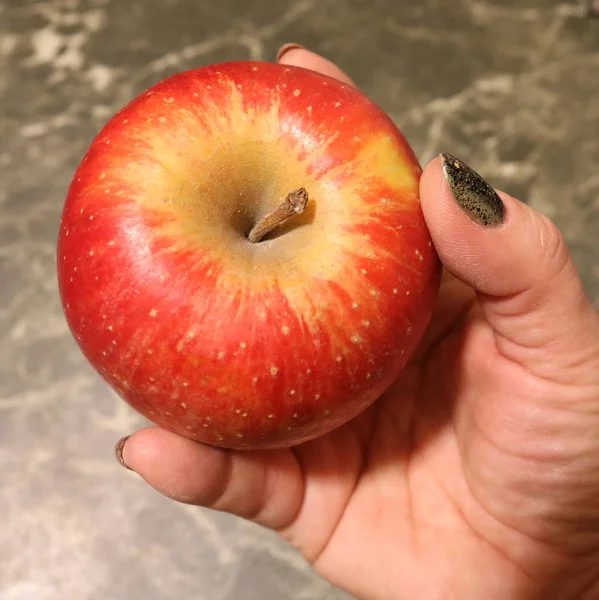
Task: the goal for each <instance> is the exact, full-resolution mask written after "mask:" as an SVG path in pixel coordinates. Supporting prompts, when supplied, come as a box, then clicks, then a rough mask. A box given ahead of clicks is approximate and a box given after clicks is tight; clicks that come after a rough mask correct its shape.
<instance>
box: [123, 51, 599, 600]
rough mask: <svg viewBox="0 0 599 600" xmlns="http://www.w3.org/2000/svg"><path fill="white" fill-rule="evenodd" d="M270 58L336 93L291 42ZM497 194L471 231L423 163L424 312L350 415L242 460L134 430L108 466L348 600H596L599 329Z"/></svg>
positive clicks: (565, 269)
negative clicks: (236, 519) (433, 294)
mask: <svg viewBox="0 0 599 600" xmlns="http://www.w3.org/2000/svg"><path fill="white" fill-rule="evenodd" d="M279 60H280V62H283V63H285V64H294V65H298V66H303V67H306V68H310V69H312V70H315V71H320V72H321V73H325V74H327V75H330V76H332V77H336V78H337V79H340V80H342V81H345V82H347V83H351V81H350V80H349V79H348V77H347V76H346V75H345V74H343V73H342V72H341V71H340V70H339V69H338V68H337V67H336V66H334V65H333V64H332V63H330V62H329V61H327V60H325V59H324V58H322V57H320V56H317V55H315V54H313V53H311V52H309V51H307V50H305V49H303V48H300V47H297V46H293V45H290V46H287V47H284V48H283V49H282V52H280V57H279ZM456 164H457V163H456ZM489 189H490V188H489ZM499 196H500V197H501V200H502V201H503V206H504V210H505V214H504V218H503V221H502V223H501V224H500V225H499V226H493V227H485V226H483V225H481V224H480V223H477V222H475V221H474V220H472V218H470V217H469V216H468V215H467V213H466V211H465V210H463V207H460V206H459V205H458V203H457V202H456V200H455V199H454V197H453V196H452V193H451V190H450V187H449V186H448V183H447V181H446V179H445V177H444V174H443V165H442V160H441V159H435V160H433V161H432V163H431V164H429V165H428V166H427V168H426V169H425V171H424V174H423V176H422V181H421V202H422V208H423V211H424V214H425V218H426V221H427V224H428V226H429V229H430V231H431V235H432V237H433V241H434V243H435V246H436V248H437V251H438V253H439V255H440V257H441V260H442V262H443V264H444V267H445V274H444V278H443V282H442V286H441V290H440V295H439V299H438V307H437V310H436V313H435V316H434V318H433V321H432V323H431V326H430V328H429V330H428V332H427V334H426V336H425V339H424V340H423V342H422V345H421V347H420V348H419V350H418V352H417V354H416V356H415V357H414V358H413V360H412V361H411V362H410V364H409V365H408V367H407V368H406V369H405V371H404V372H403V373H402V375H401V376H400V378H399V379H398V381H397V382H396V383H395V384H394V385H393V386H392V387H391V388H390V389H389V390H388V391H387V392H386V393H385V394H384V395H383V396H382V397H381V398H380V399H379V400H378V401H377V402H376V403H375V404H374V405H373V406H372V407H371V408H370V409H368V410H367V411H366V412H364V413H363V414H361V415H360V416H359V417H358V418H356V419H355V420H354V421H352V422H350V423H349V424H347V425H345V426H343V427H341V428H340V429H338V430H336V431H333V432H332V433H330V434H329V435H327V436H325V437H322V438H320V439H316V440H314V441H311V442H308V443H305V444H302V445H300V446H297V447H295V448H292V449H285V450H276V451H263V452H251V453H238V452H231V451H226V450H221V449H217V448H212V447H208V446H205V445H202V444H199V443H196V442H192V441H190V440H187V439H183V438H181V437H178V436H176V435H174V434H172V433H169V432H166V431H164V430H161V429H159V428H156V427H150V428H147V429H143V430H141V431H138V432H137V433H135V434H134V435H132V436H130V437H128V438H127V439H125V440H122V441H121V442H120V443H119V444H118V455H119V457H120V458H121V460H122V461H123V463H124V464H126V466H128V467H129V468H130V469H132V470H133V471H135V472H136V473H138V474H139V475H140V476H141V477H142V478H143V479H145V481H147V482H148V483H149V484H150V485H151V486H153V487H154V488H155V489H156V490H158V491H159V492H161V493H163V494H165V495H166V496H168V497H170V498H172V499H174V500H177V501H179V502H185V503H190V504H196V505H200V506H204V507H209V508H212V509H216V510H221V511H227V512H230V513H233V514H235V515H238V516H240V517H243V518H245V519H250V520H253V521H254V522H256V523H259V524H261V525H263V526H264V527H268V528H271V529H274V530H275V531H277V532H278V533H279V535H280V536H281V537H282V538H283V539H285V540H287V541H288V542H290V543H291V544H293V546H295V547H296V548H297V549H298V550H299V551H300V552H301V553H303V554H304V556H305V557H306V558H307V559H308V560H309V561H310V562H311V564H312V565H313V567H314V569H316V571H317V572H318V573H320V574H321V575H322V576H323V577H324V578H326V579H328V580H329V581H331V582H332V583H333V584H335V585H337V586H339V587H341V588H343V589H345V590H347V591H348V592H350V593H351V594H353V595H355V596H357V597H358V598H361V599H365V600H368V599H373V600H374V599H376V600H387V599H389V600H391V599H393V600H397V599H398V598H402V599H405V600H412V599H418V600H437V599H439V600H440V599H443V600H451V599H454V598H455V599H460V600H469V599H475V600H480V599H481V598H484V599H485V600H495V599H497V600H499V599H501V600H512V599H518V600H520V599H533V598H534V599H537V598H539V599H541V598H542V599H544V600H553V599H557V600H562V599H563V600H575V599H576V600H590V599H594V598H599V318H598V315H597V312H596V311H595V309H594V308H593V306H592V305H591V304H590V302H589V301H588V300H587V298H586V296H585V293H584V290H583V287H582V285H581V282H580V280H579V277H578V275H577V272H576V269H575V267H574V265H573V263H572V260H571V257H570V255H569V253H568V250H567V248H566V244H565V242H564V240H563V238H562V236H561V235H560V233H559V232H558V230H557V229H556V227H555V226H554V225H553V224H552V223H551V222H550V221H549V220H548V219H547V218H545V217H544V216H542V215H541V214H539V213H538V212H536V211H534V210H533V209H531V208H529V207H527V206H526V205H524V204H522V203H520V202H518V201H517V200H515V199H513V198H511V197H509V196H508V195H506V194H503V193H501V192H500V193H499Z"/></svg>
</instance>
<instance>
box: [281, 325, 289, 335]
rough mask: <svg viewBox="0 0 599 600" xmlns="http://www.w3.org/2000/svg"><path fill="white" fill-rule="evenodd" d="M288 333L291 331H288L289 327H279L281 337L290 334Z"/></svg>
mask: <svg viewBox="0 0 599 600" xmlns="http://www.w3.org/2000/svg"><path fill="white" fill-rule="evenodd" d="M290 331H291V330H290V329H289V327H287V325H283V327H281V333H282V334H283V335H289V332H290Z"/></svg>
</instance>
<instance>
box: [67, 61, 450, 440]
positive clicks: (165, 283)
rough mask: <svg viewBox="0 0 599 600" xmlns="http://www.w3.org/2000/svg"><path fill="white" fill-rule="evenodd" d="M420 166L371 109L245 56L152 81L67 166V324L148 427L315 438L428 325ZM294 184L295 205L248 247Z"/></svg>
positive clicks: (348, 413) (433, 286) (383, 380)
mask: <svg viewBox="0 0 599 600" xmlns="http://www.w3.org/2000/svg"><path fill="white" fill-rule="evenodd" d="M420 173H421V170H420V167H419V165H418V162H417V160H416V158H415V157H414V154H413V152H412V151H411V149H410V148H409V146H408V145H407V143H406V141H405V140H404V138H403V137H402V135H401V134H400V132H399V131H398V130H397V128H396V127H395V126H394V124H393V122H392V121H391V120H390V119H389V117H387V116H386V115H385V114H384V113H383V111H382V110H381V109H380V108H378V107H377V106H376V105H375V104H374V103H373V102H372V101H370V100H369V99H368V98H366V97H365V96H364V95H363V94H361V93H360V92H359V91H357V90H355V89H353V88H352V87H350V86H347V85H344V84H342V83H340V82H338V81H335V80H333V79H330V78H328V77H324V76H322V75H319V74H317V73H314V72H312V71H308V70H305V69H301V68H292V67H287V66H282V65H275V64H267V63H259V62H233V63H227V64H221V65H214V66H208V67H204V68H199V69H195V70H192V71H188V72H185V73H181V74H178V75H175V76H172V77H169V78H168V79H166V80H164V81H162V82H161V83H159V84H157V85H155V86H154V87H152V88H150V89H149V90H148V91H146V92H145V93H143V94H141V95H140V96H139V97H138V98H136V99H135V100H133V101H132V102H131V103H130V104H129V105H128V106H126V107H125V108H124V109H123V110H121V111H120V112H119V113H118V114H117V115H116V116H114V117H113V118H112V119H111V120H110V121H109V123H108V124H107V125H106V126H105V127H104V129H103V130H102V131H101V132H100V133H99V135H98V136H97V137H96V139H95V140H94V142H93V143H92V145H91V147H90V148H89V150H88V152H87V154H86V156H85V158H84V159H83V161H82V163H81V165H80V166H79V168H78V170H77V172H76V174H75V177H74V179H73V182H72V184H71V187H70V189H69V192H68V197H67V200H66V204H65V207H64V213H63V218H62V224H61V228H60V234H59V240H58V255H57V260H58V278H59V285H60V293H61V299H62V303H63V307H64V311H65V315H66V318H67V321H68V324H69V326H70V328H71V330H72V332H73V335H74V336H75V338H76V339H77V341H78V343H79V345H80V347H81V349H82V351H83V353H84V354H85V356H86V357H87V359H88V360H89V361H90V362H91V364H92V365H93V366H94V367H95V368H96V369H97V371H98V372H99V373H100V374H101V375H102V377H104V379H105V380H106V381H107V382H108V383H109V384H110V385H111V386H112V387H113V388H114V389H115V390H116V391H117V392H118V393H119V394H120V395H121V396H122V397H123V398H124V399H125V400H126V401H127V402H128V403H129V404H130V405H131V406H132V407H134V408H135V409H136V410H137V411H139V412H140V413H141V414H143V415H145V416H146V417H147V418H148V419H150V420H151V421H153V422H154V423H156V424H158V425H160V426H162V427H164V428H165V429H168V430H171V431H174V432H176V433H179V434H181V435H183V436H186V437H189V438H192V439H196V440H200V441H203V442H206V443H209V444H214V445H217V446H223V447H229V448H246V449H253V448H274V447H282V446H291V445H294V444H297V443H300V442H303V441H305V440H308V439H311V438H314V437H317V436H320V435H322V434H324V433H326V432H328V431H330V430H332V429H334V428H336V427H338V426H340V425H342V424H343V423H345V422H347V421H349V420H350V419H351V418H353V417H354V416H356V415H357V414H358V413H360V412H361V411H363V410H364V409H365V408H366V407H368V406H369V405H370V404H371V403H372V402H373V401H374V400H375V399H376V398H377V397H378V396H380V394H381V393H382V392H383V391H384V390H385V389H386V388H387V387H388V386H389V385H390V384H391V382H392V381H393V380H394V379H395V378H396V377H397V375H398V374H399V372H400V371H401V370H402V368H403V367H404V365H405V364H406V362H407V360H408V358H409V357H410V355H411V354H412V352H413V351H414V349H415V347H416V346H417V344H418V342H419V340H420V339H421V337H422V334H423V332H424V330H425V329H426V327H427V325H428V323H429V320H430V317H431V313H432V308H433V303H434V300H435V297H436V293H437V289H438V283H439V277H440V264H439V261H438V257H437V255H436V253H435V251H434V248H433V246H432V244H431V239H430V237H429V233H428V230H427V228H426V225H425V222H424V218H423V215H422V212H421V208H420V203H419V195H418V181H419V177H420ZM298 188H305V190H306V192H307V196H308V203H307V206H306V209H305V211H304V212H303V214H297V215H295V216H293V217H291V218H290V219H289V220H287V221H286V222H284V223H282V224H280V225H278V226H277V227H275V228H274V229H273V231H272V232H271V233H270V234H269V235H267V236H266V237H265V238H264V239H263V240H262V241H257V240H254V241H250V240H249V239H248V232H249V230H251V229H252V228H254V226H255V225H256V224H257V223H262V225H264V217H265V216H266V215H268V214H269V213H271V212H272V211H274V210H275V209H276V208H277V207H278V206H279V205H281V203H282V202H283V200H284V199H285V198H286V196H287V195H288V194H289V193H290V192H293V191H294V190H297V189H298ZM304 199H305V198H304ZM271 220H272V218H271ZM276 220H277V219H276V218H275V221H276ZM271 225H272V223H271ZM275 225H276V223H275ZM263 228H264V227H263ZM268 228H269V227H267V228H266V229H268Z"/></svg>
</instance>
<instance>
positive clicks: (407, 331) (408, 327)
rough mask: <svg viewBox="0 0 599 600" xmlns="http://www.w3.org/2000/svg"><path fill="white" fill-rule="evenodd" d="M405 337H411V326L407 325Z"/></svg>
mask: <svg viewBox="0 0 599 600" xmlns="http://www.w3.org/2000/svg"><path fill="white" fill-rule="evenodd" d="M406 335H412V326H411V325H408V326H407V327H406Z"/></svg>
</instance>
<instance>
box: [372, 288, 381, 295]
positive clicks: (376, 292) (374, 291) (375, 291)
mask: <svg viewBox="0 0 599 600" xmlns="http://www.w3.org/2000/svg"><path fill="white" fill-rule="evenodd" d="M379 294H380V292H379V291H378V290H375V289H374V288H373V289H371V290H370V295H371V296H378V295H379Z"/></svg>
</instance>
